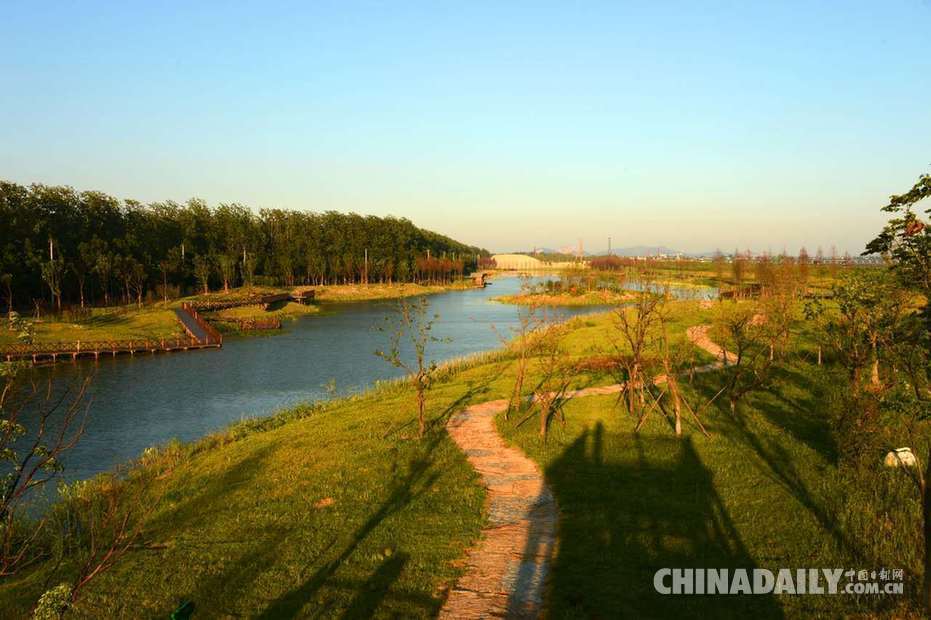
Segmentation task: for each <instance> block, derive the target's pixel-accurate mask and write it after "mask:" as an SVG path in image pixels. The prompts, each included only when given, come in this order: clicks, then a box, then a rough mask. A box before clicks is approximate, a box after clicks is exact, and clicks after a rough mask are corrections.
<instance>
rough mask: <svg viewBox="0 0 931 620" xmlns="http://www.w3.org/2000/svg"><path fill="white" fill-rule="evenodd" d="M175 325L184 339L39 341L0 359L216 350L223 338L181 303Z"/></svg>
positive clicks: (10, 349) (0, 351)
mask: <svg viewBox="0 0 931 620" xmlns="http://www.w3.org/2000/svg"><path fill="white" fill-rule="evenodd" d="M175 315H176V317H177V319H178V322H179V323H181V326H182V327H183V328H184V331H185V335H184V336H175V337H171V338H135V339H132V340H91V341H82V340H78V341H76V342H42V343H33V344H14V345H9V346H6V347H2V348H0V359H2V360H4V361H7V362H13V361H23V360H25V361H32V363H33V364H38V363H40V362H52V363H54V362H58V361H61V360H72V361H73V360H77V359H78V358H79V357H93V358H94V359H100V357H101V356H107V355H109V356H111V357H116V356H117V355H126V354H128V355H136V354H137V353H169V352H172V351H189V350H191V349H219V348H220V347H222V346H223V336H222V335H221V334H220V333H219V332H218V331H217V330H216V329H215V328H214V327H213V326H212V325H210V324H209V323H207V321H205V320H204V319H203V318H202V317H201V316H200V314H199V313H198V312H197V310H196V309H195V308H194V307H193V306H191V305H190V304H187V303H184V304H181V308H177V309H175Z"/></svg>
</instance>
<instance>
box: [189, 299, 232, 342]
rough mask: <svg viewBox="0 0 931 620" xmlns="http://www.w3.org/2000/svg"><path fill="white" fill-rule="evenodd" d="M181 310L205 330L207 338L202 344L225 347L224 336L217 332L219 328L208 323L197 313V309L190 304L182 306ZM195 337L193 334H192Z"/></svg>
mask: <svg viewBox="0 0 931 620" xmlns="http://www.w3.org/2000/svg"><path fill="white" fill-rule="evenodd" d="M181 309H182V310H185V311H187V313H188V314H190V315H191V316H192V317H193V318H194V322H195V323H197V325H198V326H199V327H200V328H201V329H203V330H204V333H205V334H206V335H207V338H206V340H205V341H204V342H202V343H201V344H213V345H220V346H222V345H223V335H222V334H221V333H220V332H218V331H217V328H216V327H214V326H213V325H211V324H210V323H208V322H207V321H206V320H204V318H203V317H202V316H201V315H200V313H199V312H198V311H197V308H196V307H195V306H194V305H193V304H190V303H188V302H184V303H182V304H181ZM192 336H193V334H192Z"/></svg>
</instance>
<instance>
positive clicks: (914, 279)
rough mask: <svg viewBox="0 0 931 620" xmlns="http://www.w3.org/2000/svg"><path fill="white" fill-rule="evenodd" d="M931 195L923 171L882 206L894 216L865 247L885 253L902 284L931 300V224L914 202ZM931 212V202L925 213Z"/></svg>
mask: <svg viewBox="0 0 931 620" xmlns="http://www.w3.org/2000/svg"><path fill="white" fill-rule="evenodd" d="M929 196H931V175H928V174H923V175H921V176H920V177H919V178H918V182H917V183H915V185H914V187H912V189H910V190H909V191H908V192H906V193H904V194H899V195H894V196H891V197H890V198H889V204H887V205H886V206H885V207H883V208H882V210H883V211H885V212H886V213H893V214H895V216H894V217H893V218H892V219H891V220H889V222H888V223H887V224H886V226H885V227H884V228H883V230H882V232H880V233H879V235H877V237H876V238H875V239H873V240H872V241H870V242H869V244H867V246H866V250H865V251H864V252H863V253H864V254H882V255H883V256H884V257H885V258H886V259H887V260H888V261H889V263H890V265H891V269H892V272H893V273H894V274H895V276H896V277H897V278H898V280H899V283H900V284H901V285H902V286H903V287H905V288H907V289H910V290H915V291H918V292H920V293H921V294H922V295H924V297H925V299H931V227H929V226H928V224H927V222H925V221H924V220H923V219H922V218H921V217H920V216H919V215H918V214H917V213H915V205H916V204H917V203H919V202H921V201H923V200H925V199H926V198H928V197H929ZM929 214H931V203H928V204H927V208H926V209H925V215H926V216H927V215H929ZM929 307H931V305H929V304H925V312H924V316H925V321H926V326H927V329H929V330H931V313H929V310H928V309H929Z"/></svg>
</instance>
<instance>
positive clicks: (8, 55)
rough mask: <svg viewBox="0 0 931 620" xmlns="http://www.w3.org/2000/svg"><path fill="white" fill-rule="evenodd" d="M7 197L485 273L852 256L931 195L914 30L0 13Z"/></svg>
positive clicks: (628, 15)
mask: <svg viewBox="0 0 931 620" xmlns="http://www.w3.org/2000/svg"><path fill="white" fill-rule="evenodd" d="M0 80H2V81H0V119H2V132H0V178H6V179H8V180H13V181H17V182H22V183H30V182H42V183H51V184H58V183H62V184H69V185H73V186H75V187H76V188H78V189H100V190H103V191H107V192H110V193H113V194H115V195H117V196H120V197H131V198H138V199H141V200H162V199H175V200H185V199H187V198H189V197H191V196H199V197H202V198H205V199H207V200H208V201H210V202H211V203H216V202H221V201H238V202H242V203H244V204H247V205H249V206H251V207H254V208H259V207H288V208H294V209H312V210H325V209H336V210H340V211H349V210H354V211H357V212H360V213H373V214H386V213H391V214H395V215H399V216H406V217H409V218H411V219H412V220H413V221H414V222H416V223H418V224H420V225H423V226H426V227H429V228H432V229H434V230H438V231H440V232H444V233H447V234H450V235H452V236H454V237H457V238H460V239H462V240H464V241H467V242H471V243H475V244H479V245H483V246H485V247H488V248H490V249H493V250H508V249H516V248H523V247H529V246H532V245H545V246H554V247H559V246H561V245H567V244H575V243H577V240H578V239H579V238H582V239H583V240H584V243H585V245H586V248H587V249H603V248H604V247H605V246H606V244H607V241H606V237H607V236H608V235H611V236H612V237H613V243H614V245H615V247H618V246H623V245H635V244H664V245H667V246H672V247H675V248H679V249H683V250H687V251H702V250H710V249H714V248H715V247H721V248H723V249H732V248H733V247H735V246H737V245H739V246H740V247H741V248H744V247H751V248H754V249H767V248H770V249H773V250H774V251H779V250H781V249H782V248H783V246H785V247H787V248H789V249H790V250H793V249H796V248H797V247H798V246H799V245H801V244H805V245H807V246H808V248H809V250H810V251H814V248H816V247H817V246H818V245H819V244H820V245H823V246H824V248H825V250H827V248H829V247H830V245H831V244H836V245H837V247H838V248H839V250H841V251H843V250H845V249H846V250H850V251H851V252H858V251H859V250H861V248H862V246H863V244H864V242H865V241H867V240H868V239H869V238H871V236H872V235H873V233H874V232H875V231H876V230H877V229H878V227H879V226H880V225H881V223H882V221H883V216H882V214H880V213H879V208H880V207H881V206H882V205H883V204H885V200H886V198H887V197H888V195H889V194H890V193H893V192H900V191H904V190H906V189H908V188H909V187H911V185H912V183H913V182H914V181H915V180H916V178H917V177H918V175H919V174H921V173H923V172H926V171H928V170H929V169H931V3H929V1H928V0H902V1H896V0H891V1H889V2H876V1H875V0H873V1H870V2H846V1H845V2H836V1H835V2H798V3H795V2H773V3H772V4H771V5H764V4H763V3H761V2H749V3H747V2H724V3H710V2H681V3H672V2H637V3H621V2H604V3H599V2H581V3H570V2H553V3H546V2H526V3H521V2H500V1H494V2H475V1H469V2H423V3H405V2H400V1H395V2H383V3H353V2H332V3H324V2H313V3H309V2H294V3H288V4H285V3H273V2H264V3H259V2H255V3H249V4H246V3H232V2H216V3H208V2H196V3H189V2H185V3H180V2H179V3H172V2H146V3H142V2H139V3H134V2H112V3H93V2H90V1H78V2H8V3H6V4H5V6H4V8H3V10H2V19H0Z"/></svg>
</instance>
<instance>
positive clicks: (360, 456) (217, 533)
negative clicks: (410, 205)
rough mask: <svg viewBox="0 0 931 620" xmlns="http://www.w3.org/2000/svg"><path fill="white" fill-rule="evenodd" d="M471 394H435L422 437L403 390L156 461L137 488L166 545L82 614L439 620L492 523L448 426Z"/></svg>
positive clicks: (104, 585)
mask: <svg viewBox="0 0 931 620" xmlns="http://www.w3.org/2000/svg"><path fill="white" fill-rule="evenodd" d="M461 385H462V384H459V383H457V388H456V389H455V390H451V391H447V390H443V391H440V390H438V391H437V392H436V393H435V394H434V398H432V399H431V418H432V419H433V420H434V425H433V427H432V428H431V432H430V434H429V436H428V437H427V438H426V439H425V440H424V441H419V440H417V439H415V438H414V437H413V436H412V435H413V432H414V430H415V429H414V426H413V425H411V424H410V422H411V420H413V415H414V413H413V412H414V401H413V399H412V398H411V395H410V393H409V391H408V389H407V388H406V387H405V386H394V385H389V386H387V387H383V388H381V389H380V390H378V391H377V392H376V393H373V394H370V395H368V396H365V397H363V398H354V399H347V400H342V401H339V402H337V403H334V404H332V405H330V406H327V407H325V408H322V409H320V410H315V409H311V408H303V409H298V410H294V411H291V412H288V413H285V414H282V415H281V417H279V418H278V420H279V422H277V423H276V422H275V421H271V422H269V421H265V422H255V423H247V424H244V425H241V426H240V427H239V428H236V429H233V430H231V431H229V432H227V433H222V434H220V435H217V436H215V437H212V438H209V439H205V440H202V441H201V442H198V443H197V444H195V445H194V446H169V447H167V448H165V449H163V450H162V452H161V454H159V455H158V456H152V455H149V456H148V457H147V458H146V459H144V464H140V465H137V468H140V469H145V470H148V474H149V475H147V476H142V474H141V473H140V472H138V471H137V473H136V475H135V476H131V479H132V480H137V481H143V480H145V481H148V482H147V483H146V484H147V488H146V490H145V491H144V493H145V494H147V496H148V497H150V498H152V500H151V501H152V502H153V504H155V505H156V506H157V507H156V509H155V511H154V513H153V514H152V515H151V521H150V524H149V526H147V528H146V531H145V537H144V538H145V540H146V541H147V542H149V543H154V546H155V547H156V549H153V550H143V549H139V550H134V551H131V552H130V553H129V555H128V556H127V557H125V558H124V560H123V561H122V562H121V563H120V564H119V565H117V567H115V568H114V569H113V570H112V571H110V572H108V573H106V574H104V575H103V576H102V577H101V578H100V579H99V580H97V581H95V582H93V583H92V585H91V587H90V588H89V589H88V590H87V592H86V596H85V597H84V598H83V599H82V600H81V602H80V604H79V607H78V609H76V610H75V612H76V613H75V617H102V616H106V617H127V618H129V617H131V618H147V617H161V618H164V617H166V616H167V615H168V613H169V612H170V611H171V610H172V609H174V607H175V606H176V605H177V603H178V601H179V600H181V599H187V600H192V601H194V603H195V605H196V606H197V610H198V616H200V617H217V616H224V617H227V616H242V617H268V618H279V617H292V616H294V615H302V614H304V613H309V612H310V611H311V610H313V611H315V612H317V613H319V614H321V615H324V616H326V617H338V616H343V615H345V616H348V617H367V616H369V615H370V614H372V613H375V614H376V615H380V616H394V617H429V616H432V615H434V614H435V613H436V611H437V610H438V608H439V606H440V605H441V603H442V600H443V592H444V591H445V588H447V587H448V586H449V585H450V584H451V583H453V582H454V580H455V578H456V576H457V575H458V574H459V572H460V571H461V566H460V564H459V560H460V558H462V556H463V555H464V550H465V548H466V546H467V545H469V544H470V543H471V542H472V541H473V540H475V538H476V537H477V535H478V532H479V529H480V527H481V523H482V518H483V509H482V506H483V491H482V488H481V486H480V485H478V484H477V483H476V475H475V474H474V472H473V471H472V469H471V468H470V467H469V466H468V464H467V462H466V460H465V457H464V456H463V455H462V453H461V452H459V450H458V449H457V448H456V446H455V445H454V444H453V443H452V441H451V440H450V439H449V438H448V437H447V435H446V434H445V431H444V430H443V428H442V422H443V421H444V420H445V416H446V415H447V409H448V407H449V405H451V404H452V403H453V401H454V400H455V399H456V398H459V397H461V396H462V393H461V391H460V389H459V387H460V386H461ZM454 394H455V395H456V396H455V398H454V396H453V395H454ZM285 420H288V421H287V422H285ZM263 429H268V430H263ZM153 478H154V479H156V480H157V482H152V480H153ZM159 478H160V479H159ZM140 483H141V482H140ZM328 504H329V505H328ZM47 570H49V569H48V568H40V569H39V570H37V571H35V572H33V573H30V574H28V575H25V576H23V577H22V578H21V579H20V580H18V581H16V582H8V583H7V584H5V585H4V586H3V587H2V588H0V617H22V616H25V615H27V612H28V610H29V608H30V606H31V605H32V604H33V603H34V602H35V600H37V598H38V596H39V595H40V594H41V591H42V583H43V581H44V579H45V578H46V577H47V572H46V571H47ZM72 572H73V567H68V566H66V567H65V569H64V570H63V572H62V573H60V574H59V575H57V576H56V577H55V578H54V579H53V583H58V582H59V581H60V580H67V578H68V576H69V575H70V574H72Z"/></svg>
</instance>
